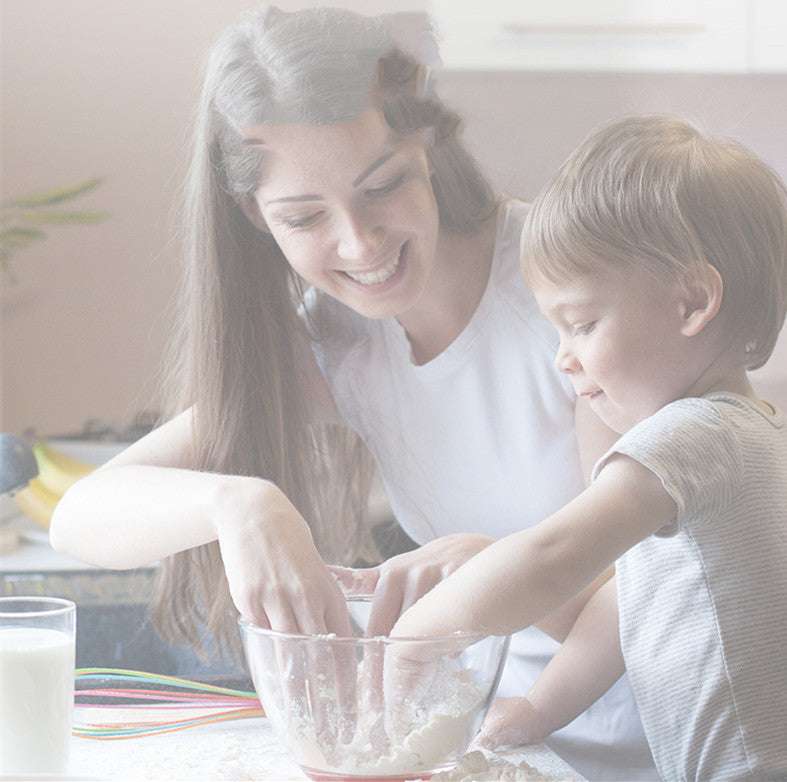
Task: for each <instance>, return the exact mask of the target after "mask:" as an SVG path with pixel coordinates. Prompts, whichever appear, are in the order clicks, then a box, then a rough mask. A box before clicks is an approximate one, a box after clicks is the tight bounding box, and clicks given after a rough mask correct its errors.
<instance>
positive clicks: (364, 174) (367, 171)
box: [353, 148, 398, 187]
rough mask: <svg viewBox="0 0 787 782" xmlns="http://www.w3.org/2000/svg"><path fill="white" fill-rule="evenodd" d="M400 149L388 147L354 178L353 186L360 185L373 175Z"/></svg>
mask: <svg viewBox="0 0 787 782" xmlns="http://www.w3.org/2000/svg"><path fill="white" fill-rule="evenodd" d="M397 151H398V150H396V149H390V148H389V149H387V150H386V151H385V152H384V153H383V154H382V155H380V157H378V158H377V160H375V161H374V163H372V164H371V165H369V166H367V167H366V168H365V169H364V170H363V171H362V172H361V173H360V174H359V175H358V176H357V177H356V178H355V179H354V180H353V187H358V185H360V184H361V182H363V180H364V179H366V178H367V177H369V176H371V175H372V174H373V173H374V172H375V171H376V170H377V169H378V168H380V166H381V165H383V163H386V162H387V161H388V160H390V159H391V158H392V157H393V156H394V155H395V154H396V153H397Z"/></svg>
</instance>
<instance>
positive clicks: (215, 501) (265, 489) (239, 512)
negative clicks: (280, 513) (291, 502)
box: [209, 475, 280, 538]
mask: <svg viewBox="0 0 787 782" xmlns="http://www.w3.org/2000/svg"><path fill="white" fill-rule="evenodd" d="M215 477H216V478H217V481H216V484H215V487H214V492H213V496H212V501H211V503H210V511H209V514H210V519H211V523H212V525H213V530H214V532H215V535H216V537H217V538H219V537H221V536H222V535H223V534H226V533H227V532H228V531H229V530H238V529H242V528H243V527H245V526H246V525H248V524H249V523H253V522H254V521H257V522H258V521H259V519H260V518H262V517H264V516H266V515H267V514H266V512H265V509H266V506H267V505H269V504H270V499H271V497H272V495H273V493H274V492H280V490H279V488H278V487H277V486H276V484H274V483H273V482H271V481H268V480H266V479H264V478H256V477H253V476H245V475H217V476H215Z"/></svg>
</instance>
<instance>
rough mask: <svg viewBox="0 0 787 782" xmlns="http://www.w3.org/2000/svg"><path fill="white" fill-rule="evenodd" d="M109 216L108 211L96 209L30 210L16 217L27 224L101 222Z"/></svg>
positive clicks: (83, 223)
mask: <svg viewBox="0 0 787 782" xmlns="http://www.w3.org/2000/svg"><path fill="white" fill-rule="evenodd" d="M108 217H109V212H98V211H79V212H73V211H59V212H56V211H54V210H47V211H30V212H19V213H18V219H19V220H21V221H24V222H25V223H27V224H29V225H64V224H71V225H76V224H79V225H85V224H88V223H90V224H92V223H101V222H103V221H104V220H106V219H107V218H108Z"/></svg>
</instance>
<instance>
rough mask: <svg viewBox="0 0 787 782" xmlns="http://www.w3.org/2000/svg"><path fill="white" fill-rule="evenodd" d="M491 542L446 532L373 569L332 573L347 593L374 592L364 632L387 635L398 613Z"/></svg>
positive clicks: (484, 538)
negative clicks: (444, 534) (442, 535)
mask: <svg viewBox="0 0 787 782" xmlns="http://www.w3.org/2000/svg"><path fill="white" fill-rule="evenodd" d="M492 541H493V538H490V537H489V536H488V535H474V534H469V533H460V534H456V535H446V536H445V537H442V538H437V540H433V541H431V542H430V543H426V544H424V545H423V546H421V547H420V548H418V549H416V550H415V551H408V552H406V553H405V554H399V555H398V556H395V557H391V558H390V559H388V560H386V561H385V562H383V563H382V564H381V565H378V566H377V567H374V568H365V569H350V568H340V567H332V568H331V572H332V573H333V574H334V576H335V577H336V578H337V579H338V581H339V583H340V584H341V586H342V589H344V591H345V592H346V593H348V594H373V598H372V610H371V615H370V617H369V624H368V628H367V632H366V634H367V635H369V636H371V637H374V636H378V635H389V634H393V630H392V628H393V627H394V624H397V620H398V619H399V617H400V615H401V614H403V613H404V612H405V611H406V610H407V609H408V608H410V606H412V605H413V604H414V603H415V602H416V601H417V600H418V599H419V598H420V597H422V596H423V595H425V594H426V593H427V592H429V590H431V589H432V588H433V587H434V586H436V585H437V584H438V583H439V582H440V581H442V580H443V579H444V578H446V577H447V576H449V575H450V574H451V573H453V572H454V571H455V570H456V569H457V568H459V567H460V566H461V565H463V564H464V563H465V562H467V560H468V559H470V558H471V557H473V556H475V555H476V554H477V553H478V552H479V551H481V550H482V549H485V548H486V547H487V546H488V545H489V544H490V543H492ZM426 629H427V631H428V628H426ZM421 634H422V633H418V635H421ZM399 635H410V633H401V632H400V633H399Z"/></svg>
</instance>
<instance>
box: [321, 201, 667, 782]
mask: <svg viewBox="0 0 787 782" xmlns="http://www.w3.org/2000/svg"><path fill="white" fill-rule="evenodd" d="M526 211H527V206H526V205H525V204H524V203H522V202H520V201H508V202H507V203H505V204H503V205H502V206H501V208H500V212H499V216H498V224H497V236H496V241H495V249H494V257H493V260H492V267H491V271H490V276H489V281H488V283H487V288H486V290H485V292H484V294H483V296H482V298H481V301H480V302H479V304H478V307H477V309H476V312H475V313H474V315H473V317H472V318H471V320H470V322H469V323H468V324H467V326H466V327H465V329H464V330H463V331H462V332H461V333H460V334H459V336H458V337H457V338H456V339H455V340H454V342H452V343H451V345H449V346H448V347H447V348H446V349H445V350H444V351H443V352H442V353H440V355H438V356H437V357H435V358H434V359H432V360H431V361H429V362H428V363H426V364H423V365H420V366H416V365H414V364H413V363H412V359H411V355H410V345H409V342H408V340H407V337H406V335H405V333H404V330H403V329H402V327H401V326H400V325H399V323H398V322H397V321H396V320H395V319H385V320H370V319H368V318H364V317H363V316H361V315H358V314H357V313H355V312H354V311H352V310H350V309H349V308H348V307H346V306H344V305H343V304H341V303H339V302H337V301H336V300H335V299H332V298H330V297H329V296H326V295H324V294H321V293H319V292H317V291H315V290H312V291H310V292H309V295H308V296H307V301H306V304H307V308H308V311H309V315H310V318H311V319H312V321H313V324H314V326H315V332H316V333H317V334H319V335H320V340H319V342H316V343H314V344H313V350H314V353H315V357H316V359H317V363H318V365H319V367H320V369H321V371H322V373H323V375H324V376H325V378H326V380H327V382H328V384H329V387H330V389H331V392H332V394H333V397H334V400H335V402H336V406H337V408H338V410H339V413H340V415H341V417H342V418H343V419H344V421H345V422H346V423H347V424H348V425H349V426H350V427H351V428H352V429H353V430H354V431H355V432H357V433H358V435H359V436H360V437H361V438H362V439H363V440H364V442H365V443H366V445H367V447H368V448H369V450H370V451H371V452H372V454H373V455H374V457H375V459H376V461H377V465H378V468H379V472H380V475H381V478H382V481H383V484H384V486H385V489H386V493H387V496H388V500H389V502H390V504H391V507H392V509H393V512H394V515H395V517H396V519H397V521H398V522H399V524H401V526H402V527H403V528H404V530H405V531H406V532H407V534H408V535H410V537H411V538H413V540H415V541H416V542H417V543H420V544H423V543H426V542H428V541H430V540H433V539H435V538H437V537H440V536H443V535H450V534H454V533H457V532H475V533H484V534H487V535H492V536H494V537H503V536H505V535H509V534H511V533H513V532H516V531H518V530H521V529H524V528H526V527H530V526H532V525H534V524H537V523H538V522H540V521H541V520H543V519H544V518H545V517H547V516H549V515H550V514H552V513H553V512H555V511H556V510H558V509H559V508H561V507H562V506H563V505H565V504H566V503H567V502H569V501H570V500H571V499H573V498H574V497H575V496H576V495H577V494H579V492H580V491H582V489H583V488H584V480H583V477H582V471H581V467H580V462H579V455H578V452H577V443H576V434H575V427H574V402H575V396H574V392H573V390H572V388H571V385H570V383H569V382H568V380H567V379H566V378H565V377H564V376H563V375H561V373H559V372H558V371H557V369H556V368H555V365H554V356H555V353H556V350H557V346H558V338H557V334H556V332H555V331H554V330H553V328H552V326H551V325H550V324H549V323H548V322H547V321H546V320H545V319H544V318H543V317H542V315H541V314H540V312H539V310H538V307H537V306H536V302H535V299H534V297H533V295H532V293H531V291H530V290H529V289H528V288H527V286H526V285H525V283H524V280H523V278H522V275H521V273H520V269H519V241H520V236H521V232H522V223H523V220H524V216H525V213H526ZM556 648H557V645H556V644H555V642H554V641H552V639H550V638H548V637H547V636H546V635H544V634H543V633H541V632H540V631H538V630H536V629H535V628H530V629H528V630H526V631H523V632H521V633H517V634H516V635H515V636H514V637H513V638H512V643H511V650H510V652H509V661H508V663H507V665H506V673H505V675H504V677H503V681H502V683H501V688H500V690H499V691H498V694H499V695H506V696H508V695H525V694H526V692H527V689H528V688H529V686H530V684H531V683H532V681H533V680H535V678H536V677H537V675H538V673H539V671H540V670H541V668H542V667H543V665H544V664H545V663H546V661H547V660H548V659H549V657H550V656H551V654H552V653H554V651H555V649H556ZM612 694H613V698H612V701H614V703H610V696H605V699H606V704H605V699H602V700H601V701H599V702H598V703H597V704H594V706H593V707H591V710H590V714H589V716H588V715H587V714H586V715H583V717H580V718H579V719H578V720H576V721H575V722H574V723H572V725H571V726H569V727H568V728H566V729H564V731H560V732H558V733H557V734H555V736H556V737H560V736H561V735H562V734H565V735H566V736H568V738H567V739H566V740H565V742H564V743H565V745H566V746H562V745H559V744H560V739H558V741H557V742H556V749H557V751H559V752H560V753H561V754H563V755H564V756H565V757H566V760H567V761H568V762H569V763H571V764H572V765H574V766H575V768H577V770H579V771H580V772H582V773H584V774H585V776H588V777H589V778H592V777H594V776H595V777H597V778H603V779H605V780H615V779H625V780H634V779H652V778H656V777H655V776H654V775H653V774H652V773H651V772H652V771H653V767H652V761H651V759H650V755H649V753H648V750H647V747H646V744H645V739H644V734H642V729H641V726H640V723H639V718H638V716H637V714H636V711H635V708H634V705H633V697H632V696H631V692H630V690H629V688H628V686H627V684H626V683H625V680H622V681H621V682H620V683H619V685H616V687H615V688H613V691H612ZM594 712H595V714H594ZM577 726H579V728H578V729H577ZM572 729H573V730H574V733H576V734H577V735H578V741H579V744H577V742H576V741H575V740H574V737H573V736H574V734H573V733H572ZM573 744H577V746H580V747H581V749H580V756H579V757H575V756H574V755H573V754H572V751H571V746H572V745H573ZM589 746H592V749H591V752H593V754H595V753H596V752H599V751H600V752H599V755H598V757H597V758H596V759H595V760H593V761H591V762H590V763H589V764H585V763H584V762H583V760H582V757H581V756H582V754H583V753H584V754H587V750H588V747H589ZM613 747H614V750H613V749H612V748H613ZM615 753H619V755H616V754H615ZM632 753H633V754H632ZM618 761H620V762H618ZM618 767H619V768H618ZM642 768H644V769H646V771H645V772H644V773H639V771H640V770H641V769H642Z"/></svg>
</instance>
